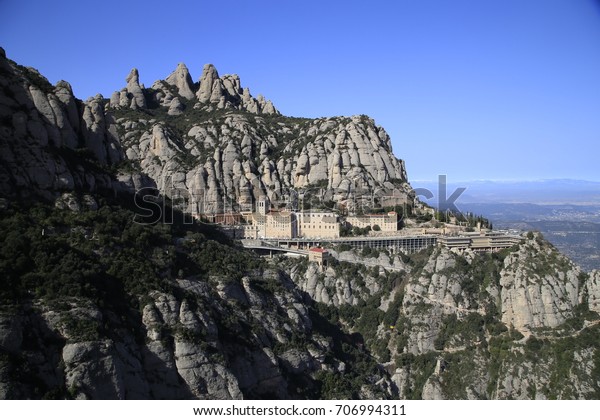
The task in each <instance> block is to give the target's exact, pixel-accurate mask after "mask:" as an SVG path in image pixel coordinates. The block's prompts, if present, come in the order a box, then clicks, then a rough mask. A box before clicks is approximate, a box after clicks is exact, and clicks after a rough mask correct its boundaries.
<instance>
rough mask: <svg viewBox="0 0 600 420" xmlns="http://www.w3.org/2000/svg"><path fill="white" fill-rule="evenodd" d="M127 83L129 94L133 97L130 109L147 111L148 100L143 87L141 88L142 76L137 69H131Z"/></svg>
mask: <svg viewBox="0 0 600 420" xmlns="http://www.w3.org/2000/svg"><path fill="white" fill-rule="evenodd" d="M125 81H126V82H127V93H128V94H129V95H131V104H130V107H131V108H132V109H138V108H141V109H145V108H146V98H145V97H144V91H143V90H142V86H140V76H139V73H138V70H137V69H136V68H134V69H131V71H130V72H129V74H128V75H127V78H126V79H125Z"/></svg>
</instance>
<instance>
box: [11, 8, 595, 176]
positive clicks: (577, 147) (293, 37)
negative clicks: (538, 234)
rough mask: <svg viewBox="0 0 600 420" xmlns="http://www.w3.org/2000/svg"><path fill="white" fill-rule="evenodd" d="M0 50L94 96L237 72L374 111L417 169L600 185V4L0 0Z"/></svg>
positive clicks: (289, 104) (322, 103)
mask: <svg viewBox="0 0 600 420" xmlns="http://www.w3.org/2000/svg"><path fill="white" fill-rule="evenodd" d="M0 16H1V17H2V25H1V26H0V46H2V47H3V48H4V49H5V50H6V52H7V55H8V56H9V57H10V58H12V59H14V60H15V61H17V62H19V63H20V64H24V65H29V66H33V67H36V68H38V69H39V70H40V71H41V72H42V73H43V74H44V75H45V76H46V77H48V79H49V80H50V81H51V82H52V83H55V82H56V81H58V80H60V79H64V80H67V81H69V82H70V83H71V84H72V85H73V88H74V90H75V94H76V95H77V96H78V97H81V98H83V99H85V98H87V97H89V96H91V95H94V94H95V93H98V92H99V93H102V94H103V95H105V96H110V94H111V93H112V92H113V91H114V90H118V89H120V88H122V87H123V86H124V85H125V81H124V78H125V76H126V75H127V73H128V72H129V70H130V69H131V68H132V67H137V68H138V69H139V71H140V77H141V80H142V82H143V83H145V84H146V86H150V85H151V84H152V83H153V82H154V81H155V80H157V79H162V78H165V77H166V76H167V75H168V74H169V73H170V72H171V71H172V70H173V69H174V68H175V67H176V65H177V63H178V62H184V63H186V64H187V66H188V68H189V69H190V71H191V73H192V76H193V78H194V80H195V81H196V80H197V79H198V78H199V76H200V73H201V71H202V66H203V65H204V64H205V63H209V62H210V63H213V64H215V65H216V67H217V69H218V70H219V73H220V74H227V73H237V74H239V75H240V77H241V80H242V85H243V86H247V87H249V88H250V90H251V92H252V93H253V94H254V95H256V94H259V93H262V94H263V95H265V97H267V98H269V99H271V100H272V101H273V102H274V104H275V106H276V107H278V109H279V110H280V111H281V112H282V113H284V114H286V115H293V116H305V117H319V116H331V115H353V114H368V115H370V116H371V117H373V118H374V119H375V120H376V121H377V123H378V124H380V125H382V126H383V127H384V128H385V129H386V130H387V131H388V133H389V134H390V136H391V138H392V143H393V146H394V153H395V154H396V156H398V157H399V158H402V159H404V160H406V162H407V169H408V175H409V178H410V179H411V180H415V179H436V178H437V175H438V174H447V175H448V180H449V181H459V180H461V181H462V180H472V179H540V178H575V179H588V180H597V181H600V171H599V170H598V169H597V168H598V160H599V157H600V2H599V1H598V0H485V1H482V0H469V1H467V0H452V1H449V0H395V1H391V0H390V1H378V0H373V1H368V2H367V1H353V0H344V1H326V0H320V1H312V0H302V1H290V0H287V1H283V0H272V1H249V0H247V1H243V0H229V1H226V2H224V1H214V0H213V1H172V2H158V1H140V2H133V1H125V0H120V1H113V0H106V1H101V2H87V1H74V0H71V1H59V0H57V1H47V0H44V1H40V0H35V1H32V0H0Z"/></svg>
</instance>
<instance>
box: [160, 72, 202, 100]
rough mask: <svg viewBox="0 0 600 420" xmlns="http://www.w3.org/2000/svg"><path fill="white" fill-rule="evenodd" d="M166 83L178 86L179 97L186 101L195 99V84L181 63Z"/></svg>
mask: <svg viewBox="0 0 600 420" xmlns="http://www.w3.org/2000/svg"><path fill="white" fill-rule="evenodd" d="M165 82H167V83H169V84H170V85H173V86H176V87H177V90H178V92H179V95H181V96H183V97H184V98H186V99H194V96H195V95H194V82H193V81H192V77H191V76H190V72H189V71H188V68H187V67H186V65H185V64H183V63H179V64H178V65H177V68H176V69H175V71H173V73H171V74H170V75H169V77H167V78H166V79H165Z"/></svg>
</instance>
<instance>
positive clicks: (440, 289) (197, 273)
mask: <svg viewBox="0 0 600 420" xmlns="http://www.w3.org/2000/svg"><path fill="white" fill-rule="evenodd" d="M126 82H127V87H126V88H124V89H122V90H120V91H118V92H117V93H115V94H114V95H113V96H112V97H111V98H110V99H104V98H102V97H100V96H96V97H94V98H90V99H89V100H87V101H81V100H79V99H77V98H75V97H74V96H73V94H72V91H71V89H70V87H69V85H68V83H66V82H59V83H57V85H56V86H52V85H51V84H50V83H48V81H47V80H46V79H44V78H43V76H41V75H40V74H39V73H37V72H36V71H35V70H33V69H30V68H26V67H23V66H20V65H18V64H16V63H13V62H11V61H9V60H8V59H5V57H4V53H3V52H1V54H0V86H1V87H2V90H1V91H0V150H1V153H0V159H1V162H2V165H1V166H0V197H1V201H0V215H1V217H0V237H2V238H4V239H3V241H2V243H1V246H0V279H1V283H0V300H1V304H0V398H3V399H10V398H19V399H26V398H34V399H38V398H74V399H85V398H87V399H120V398H124V399H139V398H142V399H160V398H170V399H173V398H177V399H179V398H181V399H185V398H201V399H206V398H215V399H236V398H286V399H287V398H313V399H317V398H364V399H366V398H369V399H374V398H384V399H398V398H401V399H421V398H423V399H432V398H448V399H452V398H460V399H533V398H539V399H541V398H562V399H597V398H600V383H599V382H598V377H600V371H599V369H600V350H599V349H600V342H599V340H600V338H599V337H600V334H598V332H599V331H598V329H599V328H600V327H599V326H598V324H599V320H600V273H598V272H595V271H594V272H592V273H585V272H582V271H581V270H580V268H579V267H577V266H576V265H574V264H573V263H572V262H571V261H570V260H569V259H568V258H566V257H565V256H564V255H562V254H560V253H559V252H558V251H557V250H556V249H555V248H554V247H553V246H552V245H551V244H549V243H548V242H547V241H545V240H544V239H543V237H542V236H541V235H539V234H535V235H534V234H530V235H528V236H527V237H524V238H523V240H522V242H521V243H520V244H519V245H516V246H515V247H513V248H511V249H507V250H505V251H503V252H501V253H495V254H485V255H475V254H473V253H472V252H470V251H464V252H456V253H455V252H451V251H449V250H447V249H444V248H429V249H426V250H423V251H421V252H420V253H417V254H412V255H404V254H401V253H397V254H391V253H389V252H387V251H385V252H383V251H382V252H379V251H376V250H370V249H365V250H363V251H357V252H353V251H348V250H343V249H338V250H332V251H333V253H334V254H335V255H337V254H342V253H344V260H346V261H345V262H342V261H336V260H333V261H331V263H330V264H329V266H328V267H327V268H326V269H325V270H321V269H319V268H318V266H317V265H316V264H314V263H309V262H308V261H306V260H304V259H299V260H298V259H290V258H286V257H277V258H274V259H265V258H261V257H258V256H257V255H255V254H252V253H250V252H248V251H245V250H243V249H242V248H241V247H239V246H238V245H236V243H235V242H231V241H229V240H228V239H227V238H225V237H224V236H223V235H222V234H221V233H220V232H219V231H218V230H216V229H214V228H213V227H211V226H207V225H205V224H197V223H190V224H185V223H182V222H183V217H182V215H181V213H180V210H185V211H194V210H196V211H197V210H198V209H194V208H190V206H193V204H194V203H205V204H207V205H210V206H214V207H213V210H215V211H220V210H225V209H226V207H227V205H229V204H230V205H231V206H236V205H237V206H240V205H243V204H245V203H246V204H247V203H249V202H250V203H251V202H252V200H254V199H256V198H257V197H258V196H260V194H268V195H269V196H271V197H273V198H274V199H277V198H278V197H279V198H281V199H284V198H283V197H285V195H286V194H287V193H288V192H287V189H294V190H301V189H303V193H306V192H308V193H310V191H311V190H310V188H315V189H316V190H318V191H319V194H325V195H327V196H328V198H330V199H331V200H338V201H344V200H348V199H349V197H350V196H351V194H352V192H353V190H354V188H356V187H355V183H362V185H361V187H363V188H366V187H370V188H375V189H377V190H378V191H381V194H385V195H390V196H393V197H396V198H397V199H398V200H399V201H405V200H411V195H410V186H409V184H408V182H407V177H406V173H405V170H404V165H403V162H402V161H401V160H399V159H397V158H395V157H394V155H393V154H392V151H391V147H390V142H389V137H388V136H387V134H385V131H384V130H383V129H382V128H380V127H377V126H376V125H375V124H374V122H373V121H372V120H371V119H369V118H367V117H364V116H359V117H352V118H345V117H335V118H325V119H317V120H309V119H299V118H289V117H284V116H281V115H280V114H279V113H278V111H277V110H276V108H275V107H274V106H273V104H271V103H270V102H268V101H266V100H265V99H264V98H261V97H257V98H253V97H252V96H251V95H250V93H249V91H248V90H247V89H242V88H241V86H240V83H239V78H237V77H235V76H223V77H220V76H219V75H218V74H217V72H216V70H215V69H214V67H211V66H206V67H205V68H204V70H203V74H202V76H201V77H200V81H199V83H193V82H192V81H191V78H190V76H189V72H188V71H187V69H186V68H185V66H182V65H180V66H178V67H177V69H176V71H175V72H174V73H173V74H171V75H170V76H168V77H167V78H166V79H165V80H164V81H159V82H157V83H155V84H154V85H153V86H152V87H151V88H145V87H143V86H141V85H140V84H139V76H138V73H137V71H132V72H131V73H130V75H129V76H128V77H127V80H126ZM142 187H153V188H155V189H157V190H159V191H160V193H161V194H163V195H166V196H167V197H169V198H171V200H166V209H168V210H169V212H171V207H170V206H174V207H175V209H173V213H172V214H173V215H174V216H173V219H172V220H171V221H172V223H156V222H154V223H149V221H150V219H151V218H152V217H151V216H152V215H148V214H146V215H145V216H146V219H144V218H140V217H141V216H140V214H136V213H135V203H134V200H133V199H134V195H133V194H134V192H135V191H136V190H137V189H139V188H142ZM351 187H352V188H351ZM316 190H313V191H316ZM173 191H191V192H190V195H191V197H192V198H194V199H193V200H192V199H190V200H188V201H185V202H184V203H183V204H182V203H181V202H179V201H177V200H176V198H177V197H176V196H175V195H174V194H172V192H173ZM198 191H199V192H201V193H202V199H200V197H194V196H193V194H195V192H198ZM188 198H189V197H188ZM219 203H226V204H225V205H223V207H219V206H221V204H219ZM227 203H229V204H227ZM140 222H141V223H140ZM348 261H352V262H348ZM384 266H385V267H386V268H385V269H384V268H383V267H384Z"/></svg>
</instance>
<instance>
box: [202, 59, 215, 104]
mask: <svg viewBox="0 0 600 420" xmlns="http://www.w3.org/2000/svg"><path fill="white" fill-rule="evenodd" d="M219 82H220V79H219V73H217V69H216V68H215V66H213V65H212V64H206V65H205V66H204V68H203V69H202V76H200V89H199V90H198V92H197V93H196V97H197V98H198V100H199V101H200V102H202V103H207V102H209V101H210V99H211V97H212V96H213V90H214V87H215V84H217V85H218V84H219ZM217 102H218V101H217Z"/></svg>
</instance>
